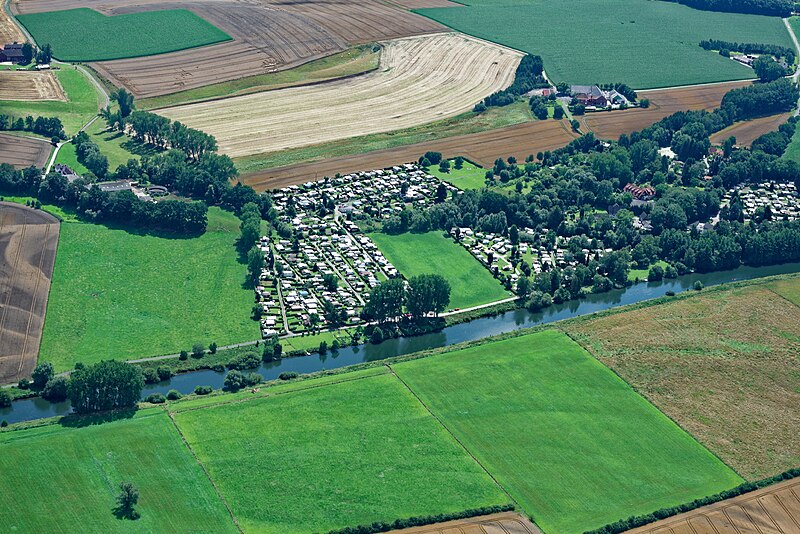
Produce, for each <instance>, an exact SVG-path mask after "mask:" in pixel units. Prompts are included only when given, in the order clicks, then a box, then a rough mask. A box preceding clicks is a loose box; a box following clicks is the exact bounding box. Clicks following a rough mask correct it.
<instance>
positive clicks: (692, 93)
mask: <svg viewBox="0 0 800 534" xmlns="http://www.w3.org/2000/svg"><path fill="white" fill-rule="evenodd" d="M751 83H752V82H748V81H745V82H730V83H720V84H715V85H703V86H697V87H682V88H679V89H658V90H653V91H638V95H639V98H640V99H642V98H648V99H650V107H649V108H647V109H629V110H625V111H610V112H599V113H587V114H586V115H585V116H584V117H583V118H582V119H581V123H582V124H583V125H584V126H585V127H588V129H589V130H590V131H592V132H594V134H595V135H596V136H597V137H600V138H601V139H617V138H618V137H619V136H620V135H622V134H624V133H625V134H627V133H630V132H633V131H637V130H641V129H643V128H647V127H648V126H650V125H651V124H653V123H655V122H658V121H659V120H661V119H663V118H664V117H667V116H669V115H672V114H673V113H675V112H678V111H686V110H700V109H705V110H711V109H714V108H717V107H719V105H720V102H722V97H723V96H725V93H727V92H728V91H730V90H731V89H736V88H737V87H743V86H745V85H750V84H751Z"/></svg>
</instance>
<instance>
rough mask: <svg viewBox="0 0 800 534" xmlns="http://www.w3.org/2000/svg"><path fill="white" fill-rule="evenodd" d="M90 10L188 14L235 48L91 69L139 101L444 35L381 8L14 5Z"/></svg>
mask: <svg viewBox="0 0 800 534" xmlns="http://www.w3.org/2000/svg"><path fill="white" fill-rule="evenodd" d="M76 7H90V8H92V9H95V10H97V11H100V12H102V13H105V14H108V15H115V14H123V13H134V12H140V11H152V10H161V9H181V8H182V9H188V10H190V11H192V12H193V13H195V14H196V15H198V16H200V17H202V18H203V19H205V20H207V21H208V22H210V23H211V24H213V25H214V26H216V27H217V28H219V29H221V30H223V31H224V32H225V33H227V34H228V35H230V36H231V37H232V38H233V41H229V42H225V43H221V44H217V45H211V46H206V47H203V48H197V49H190V50H183V51H180V52H173V53H168V54H160V55H156V56H150V57H142V58H135V59H121V60H115V61H103V62H98V63H92V67H94V69H95V70H97V71H98V72H99V73H100V74H101V75H102V76H104V77H106V78H108V79H109V80H110V81H111V82H112V83H114V84H115V85H119V86H124V87H126V88H127V89H128V90H130V91H131V92H133V93H134V94H135V95H136V96H137V97H139V98H144V97H151V96H159V95H164V94H169V93H174V92H177V91H182V90H186V89H193V88H196V87H202V86H204V85H209V84H213V83H217V82H224V81H229V80H235V79H239V78H244V77H247V76H254V75H258V74H266V73H269V72H275V71H278V70H284V69H288V68H292V67H296V66H298V65H300V64H303V63H306V62H308V61H311V60H313V59H317V58H320V57H323V56H327V55H331V54H334V53H336V52H341V51H342V50H345V49H347V48H349V47H350V46H352V45H355V44H362V43H368V42H373V41H382V40H387V39H395V38H398V37H408V36H413V35H423V34H429V33H435V32H442V31H446V30H447V28H446V27H444V26H442V25H441V24H439V23H438V22H434V21H432V20H430V19H428V18H425V17H423V16H421V15H417V14H415V13H411V12H409V11H406V10H404V9H402V8H400V7H397V6H394V5H391V4H389V3H388V2H382V1H380V0H358V1H356V0H327V1H324V2H318V1H310V0H300V1H292V2H285V1H283V0H266V1H259V2H247V1H240V0H188V1H180V0H175V1H170V0H144V1H137V0H90V1H88V2H83V1H79V0H14V1H13V2H12V9H13V10H14V12H15V13H18V14H23V13H38V12H43V11H58V10H63V9H72V8H76Z"/></svg>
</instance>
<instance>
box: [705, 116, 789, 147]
mask: <svg viewBox="0 0 800 534" xmlns="http://www.w3.org/2000/svg"><path fill="white" fill-rule="evenodd" d="M791 116H792V113H778V114H777V115H769V116H768V117H759V118H757V119H752V120H749V121H741V122H737V123H735V124H733V125H731V126H728V127H727V128H725V129H724V130H721V131H719V132H717V133H715V134H714V135H712V136H711V144H714V145H720V144H722V142H723V141H725V139H727V138H728V137H730V136H733V137H735V138H736V144H737V145H739V146H750V145H752V144H753V141H755V140H756V139H758V138H759V137H761V136H762V135H764V134H766V133H769V132H772V131H775V130H777V129H778V127H780V125H781V124H783V123H784V122H786V121H787V120H789V117H791Z"/></svg>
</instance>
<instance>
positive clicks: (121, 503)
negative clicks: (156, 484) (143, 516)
mask: <svg viewBox="0 0 800 534" xmlns="http://www.w3.org/2000/svg"><path fill="white" fill-rule="evenodd" d="M119 489H120V492H119V495H117V507H116V508H115V509H114V514H115V515H116V516H117V517H119V518H121V519H131V520H136V519H139V517H140V516H139V512H137V511H136V510H135V509H134V506H136V503H138V502H139V490H137V489H136V487H134V485H133V484H131V483H130V482H122V483H121V484H120V485H119Z"/></svg>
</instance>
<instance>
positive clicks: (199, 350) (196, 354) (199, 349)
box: [192, 343, 206, 358]
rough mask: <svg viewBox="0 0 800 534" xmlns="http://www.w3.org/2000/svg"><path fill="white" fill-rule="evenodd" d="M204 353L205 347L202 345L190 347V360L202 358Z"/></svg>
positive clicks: (197, 344)
mask: <svg viewBox="0 0 800 534" xmlns="http://www.w3.org/2000/svg"><path fill="white" fill-rule="evenodd" d="M205 353H206V347H205V345H203V344H202V343H195V344H194V345H192V358H202V357H203V356H204V355H205Z"/></svg>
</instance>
